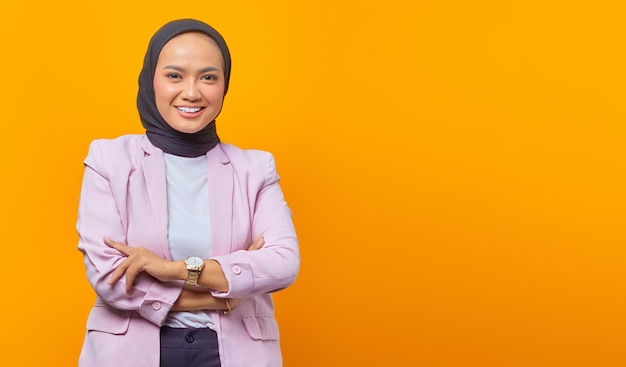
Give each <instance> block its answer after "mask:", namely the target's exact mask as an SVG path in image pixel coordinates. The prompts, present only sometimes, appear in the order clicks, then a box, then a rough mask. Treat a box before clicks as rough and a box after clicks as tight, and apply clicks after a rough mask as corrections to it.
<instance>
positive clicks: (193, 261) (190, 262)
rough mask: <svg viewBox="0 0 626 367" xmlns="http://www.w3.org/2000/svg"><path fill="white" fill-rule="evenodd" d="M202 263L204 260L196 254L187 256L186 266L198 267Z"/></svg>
mask: <svg viewBox="0 0 626 367" xmlns="http://www.w3.org/2000/svg"><path fill="white" fill-rule="evenodd" d="M202 264H204V261H203V260H202V259H201V258H199V257H197V256H192V257H189V258H187V266H188V267H192V268H198V267H200V266H201V265H202Z"/></svg>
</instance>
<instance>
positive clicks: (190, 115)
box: [176, 108, 204, 118]
mask: <svg viewBox="0 0 626 367" xmlns="http://www.w3.org/2000/svg"><path fill="white" fill-rule="evenodd" d="M176 111H178V114H179V115H181V116H182V117H185V118H194V117H198V116H200V115H201V114H202V111H204V108H201V109H200V111H198V112H185V111H181V110H179V109H178V108H177V109H176Z"/></svg>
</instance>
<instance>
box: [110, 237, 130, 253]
mask: <svg viewBox="0 0 626 367" xmlns="http://www.w3.org/2000/svg"><path fill="white" fill-rule="evenodd" d="M104 243H105V244H106V245H107V246H109V247H111V248H113V249H115V250H117V251H119V252H121V253H122V254H124V255H126V256H129V255H130V254H132V252H133V248H132V247H130V246H126V245H124V244H123V243H119V242H115V241H113V240H111V239H109V238H104Z"/></svg>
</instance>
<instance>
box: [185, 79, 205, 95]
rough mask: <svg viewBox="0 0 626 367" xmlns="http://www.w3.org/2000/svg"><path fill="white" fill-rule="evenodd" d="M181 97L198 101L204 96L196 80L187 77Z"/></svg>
mask: <svg viewBox="0 0 626 367" xmlns="http://www.w3.org/2000/svg"><path fill="white" fill-rule="evenodd" d="M181 97H182V98H183V99H185V100H187V101H197V100H199V99H201V98H202V95H201V94H200V90H199V89H198V86H197V84H196V81H195V80H192V79H191V78H189V79H187V82H186V83H185V86H184V89H183V91H182V93H181Z"/></svg>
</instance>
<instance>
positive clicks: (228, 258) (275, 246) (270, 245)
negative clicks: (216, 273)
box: [212, 151, 300, 298]
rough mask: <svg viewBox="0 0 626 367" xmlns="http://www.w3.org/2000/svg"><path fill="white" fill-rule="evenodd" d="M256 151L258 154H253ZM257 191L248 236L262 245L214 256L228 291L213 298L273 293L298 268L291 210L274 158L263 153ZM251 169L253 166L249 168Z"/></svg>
mask: <svg viewBox="0 0 626 367" xmlns="http://www.w3.org/2000/svg"><path fill="white" fill-rule="evenodd" d="M257 152H258V151H257ZM262 154H263V160H262V161H261V164H260V165H256V166H257V167H259V166H260V167H261V173H260V174H259V175H260V176H261V177H264V179H263V180H262V183H261V185H260V188H255V189H254V191H256V192H254V193H250V195H249V197H250V198H256V199H255V202H254V203H253V206H254V212H253V215H252V235H253V238H256V237H257V236H259V235H263V237H264V239H265V245H264V246H263V248H261V249H259V250H256V251H245V250H241V251H235V252H233V253H230V254H226V255H221V256H215V257H213V259H214V260H216V261H217V262H219V263H220V264H221V266H222V270H223V271H224V274H225V275H226V279H227V280H228V284H229V290H228V292H217V291H214V292H212V293H213V295H214V296H216V297H227V298H245V297H251V296H256V295H259V294H264V293H269V292H275V291H278V290H280V289H283V288H285V287H287V286H289V285H290V284H291V283H293V282H294V280H295V279H296V276H297V275H298V272H299V269H300V252H299V248H298V238H297V236H296V231H295V228H294V225H293V222H292V216H291V210H290V209H289V207H288V206H287V203H286V202H285V199H284V196H283V192H282V190H281V188H280V185H279V176H278V174H277V172H276V163H275V161H274V157H273V156H272V155H271V154H270V153H267V152H263V153H262ZM253 166H254V165H253Z"/></svg>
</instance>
